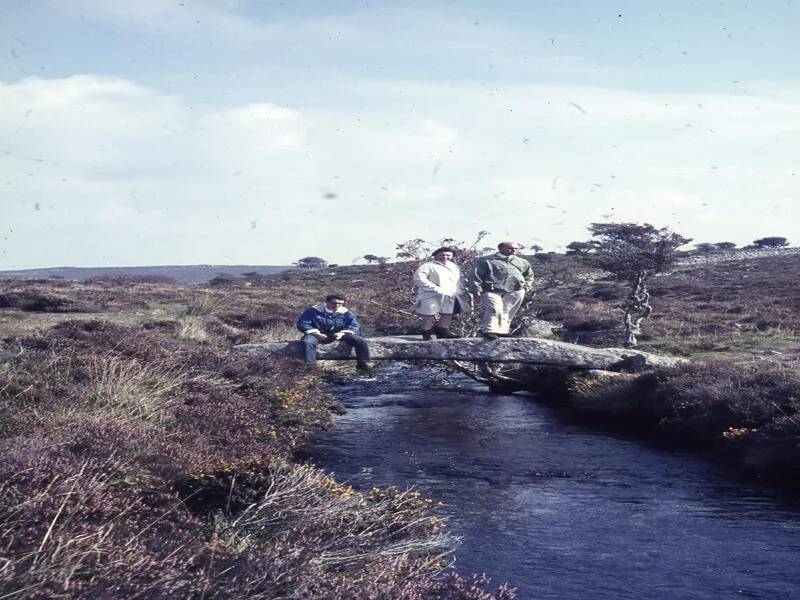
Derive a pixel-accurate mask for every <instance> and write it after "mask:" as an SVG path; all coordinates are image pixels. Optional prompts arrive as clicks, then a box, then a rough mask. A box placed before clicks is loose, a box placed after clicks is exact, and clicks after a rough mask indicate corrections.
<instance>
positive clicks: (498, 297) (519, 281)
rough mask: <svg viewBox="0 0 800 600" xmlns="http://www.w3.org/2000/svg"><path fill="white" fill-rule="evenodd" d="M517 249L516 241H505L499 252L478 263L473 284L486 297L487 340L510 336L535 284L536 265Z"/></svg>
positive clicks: (483, 329)
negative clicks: (517, 315) (516, 318)
mask: <svg viewBox="0 0 800 600" xmlns="http://www.w3.org/2000/svg"><path fill="white" fill-rule="evenodd" d="M517 250H518V246H517V245H516V244H514V243H513V242H502V243H501V244H499V245H498V246H497V253H496V254H492V255H491V256H484V257H482V258H479V259H478V260H477V261H476V263H475V274H474V280H473V285H474V287H475V288H476V291H480V292H481V299H482V300H483V318H482V319H481V325H480V331H481V334H482V335H483V337H485V338H486V339H490V340H494V339H497V338H498V337H500V336H505V335H508V332H509V328H510V327H511V321H512V320H513V319H514V316H515V315H516V314H517V311H518V310H519V307H520V306H522V301H523V300H524V298H525V293H526V292H528V291H529V290H530V289H531V288H532V287H533V268H531V264H530V263H529V262H528V261H527V260H525V259H524V258H520V257H519V256H516V253H517Z"/></svg>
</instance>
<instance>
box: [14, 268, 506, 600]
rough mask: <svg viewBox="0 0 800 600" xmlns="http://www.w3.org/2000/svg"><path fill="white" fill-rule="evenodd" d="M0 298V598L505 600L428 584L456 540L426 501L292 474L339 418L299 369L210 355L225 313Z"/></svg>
mask: <svg viewBox="0 0 800 600" xmlns="http://www.w3.org/2000/svg"><path fill="white" fill-rule="evenodd" d="M4 286H5V289H3V291H2V295H0V300H1V301H2V302H3V303H5V309H4V310H0V327H2V329H0V331H2V344H1V345H0V414H3V420H2V422H0V527H2V531H3V541H4V544H3V547H2V550H0V595H3V596H4V597H6V596H8V597H20V598H22V597H24V598H42V599H44V598H48V599H50V598H65V599H67V598H69V599H73V598H74V599H77V598H87V597H104V598H131V597H137V596H138V597H147V598H165V599H166V598H176V597H180V598H264V599H267V598H296V597H297V598H299V597H311V598H342V599H345V598H353V599H355V598H379V597H387V598H388V597H391V598H406V599H409V600H410V599H412V598H413V599H417V598H421V599H435V598H454V597H458V598H466V599H475V600H478V599H481V600H482V599H489V598H498V599H501V598H506V599H510V598H513V597H514V595H513V593H512V592H511V591H509V590H506V589H500V590H499V591H497V593H495V594H492V593H489V592H487V591H486V588H487V587H488V581H487V580H486V579H485V578H482V577H476V578H471V577H461V576H457V575H455V574H452V573H448V572H447V571H446V570H445V568H446V566H447V565H448V564H449V562H450V559H451V556H452V550H453V548H454V545H455V544H454V540H453V539H451V538H450V537H449V536H448V534H447V532H446V529H445V528H444V525H445V523H444V522H443V519H442V518H441V515H440V514H439V511H438V509H437V507H436V506H435V504H434V502H433V501H432V500H426V499H425V498H422V497H421V496H420V495H419V494H418V493H416V492H409V491H401V490H398V489H396V488H382V489H374V490H372V491H364V492H359V491H356V490H354V489H353V488H351V487H349V486H347V485H342V484H340V483H338V482H336V481H334V480H333V479H332V478H331V477H329V476H328V475H326V474H325V473H323V472H322V471H320V470H318V469H315V468H313V467H309V466H304V465H301V464H298V463H296V462H295V461H294V458H293V456H294V452H295V451H296V450H297V448H299V447H300V446H301V445H303V444H304V443H305V442H306V440H307V439H308V436H309V434H310V433H311V432H313V431H315V430H318V429H319V428H325V427H329V426H331V424H332V418H331V412H332V411H336V410H338V405H337V403H335V402H334V401H333V400H332V399H331V398H330V396H328V394H326V393H325V391H324V388H323V385H322V381H321V379H320V377H319V375H318V373H315V372H314V371H313V370H311V369H309V368H308V367H306V366H305V365H303V364H302V363H299V362H298V361H293V360H280V359H277V360H271V361H264V360H257V359H252V358H246V357H241V356H239V357H233V356H230V355H228V354H227V348H228V346H229V345H230V341H231V340H230V336H231V334H232V332H233V331H234V327H233V326H231V325H228V324H227V323H226V322H225V320H224V319H223V318H220V315H222V316H223V317H224V316H225V314H226V313H225V311H226V310H230V309H231V304H230V303H228V302H223V301H219V300H221V299H220V298H212V297H211V296H209V295H208V294H203V293H198V292H197V291H196V290H194V289H191V288H188V287H186V286H172V285H166V284H144V283H129V284H114V283H111V284H109V283H93V284H70V283H64V282H54V283H52V284H51V283H50V282H39V283H31V282H27V283H26V282H22V283H19V282H17V283H9V282H4ZM9 305H11V306H9ZM234 310H235V309H234ZM262 329H263V330H264V331H262V335H270V333H269V332H267V331H266V328H262ZM276 330H277V331H278V332H279V333H278V335H282V332H283V331H284V330H283V329H281V328H279V327H278V328H277V329H276Z"/></svg>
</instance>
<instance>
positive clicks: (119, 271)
mask: <svg viewBox="0 0 800 600" xmlns="http://www.w3.org/2000/svg"><path fill="white" fill-rule="evenodd" d="M291 268H292V267H279V266H264V265H261V266H258V265H164V266H159V267H51V268H48V269H21V270H19V271H0V279H72V280H83V279H93V278H95V277H120V276H142V275H157V276H160V277H169V278H170V279H173V280H175V281H176V282H178V283H206V282H207V281H209V280H210V279H213V278H214V277H215V276H216V275H218V274H220V273H228V274H230V275H241V274H242V273H252V272H255V273H261V274H262V275H269V274H272V273H280V272H281V271H286V270H288V269H291Z"/></svg>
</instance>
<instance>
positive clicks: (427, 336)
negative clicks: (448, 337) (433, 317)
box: [422, 327, 434, 342]
mask: <svg viewBox="0 0 800 600" xmlns="http://www.w3.org/2000/svg"><path fill="white" fill-rule="evenodd" d="M433 333H434V328H433V327H431V328H430V329H423V330H422V339H423V340H424V341H426V342H429V341H431V338H432V337H433Z"/></svg>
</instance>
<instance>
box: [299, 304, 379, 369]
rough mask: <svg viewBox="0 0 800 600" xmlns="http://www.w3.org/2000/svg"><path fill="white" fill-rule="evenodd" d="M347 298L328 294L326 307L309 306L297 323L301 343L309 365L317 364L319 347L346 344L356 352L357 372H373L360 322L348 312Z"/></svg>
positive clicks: (320, 305) (324, 305)
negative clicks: (301, 336) (346, 306)
mask: <svg viewBox="0 0 800 600" xmlns="http://www.w3.org/2000/svg"><path fill="white" fill-rule="evenodd" d="M345 300H346V298H345V297H344V296H342V295H341V294H328V295H327V296H326V297H325V303H324V304H316V305H314V306H310V307H309V308H307V309H306V310H305V311H303V314H302V315H300V317H299V318H298V319H297V328H298V329H299V330H300V332H301V333H302V334H303V338H302V339H301V340H300V343H301V344H302V346H303V356H304V358H305V360H306V362H307V363H311V364H315V363H316V362H317V346H319V344H330V343H332V342H344V343H345V344H348V345H350V346H353V347H355V349H356V368H357V369H358V370H359V371H369V370H371V369H372V367H371V365H370V364H369V347H368V346H367V341H366V340H365V339H364V338H363V337H361V336H359V335H357V334H358V321H357V320H356V315H355V313H353V312H352V311H351V310H349V309H347V308H345V306H344V303H345Z"/></svg>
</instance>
